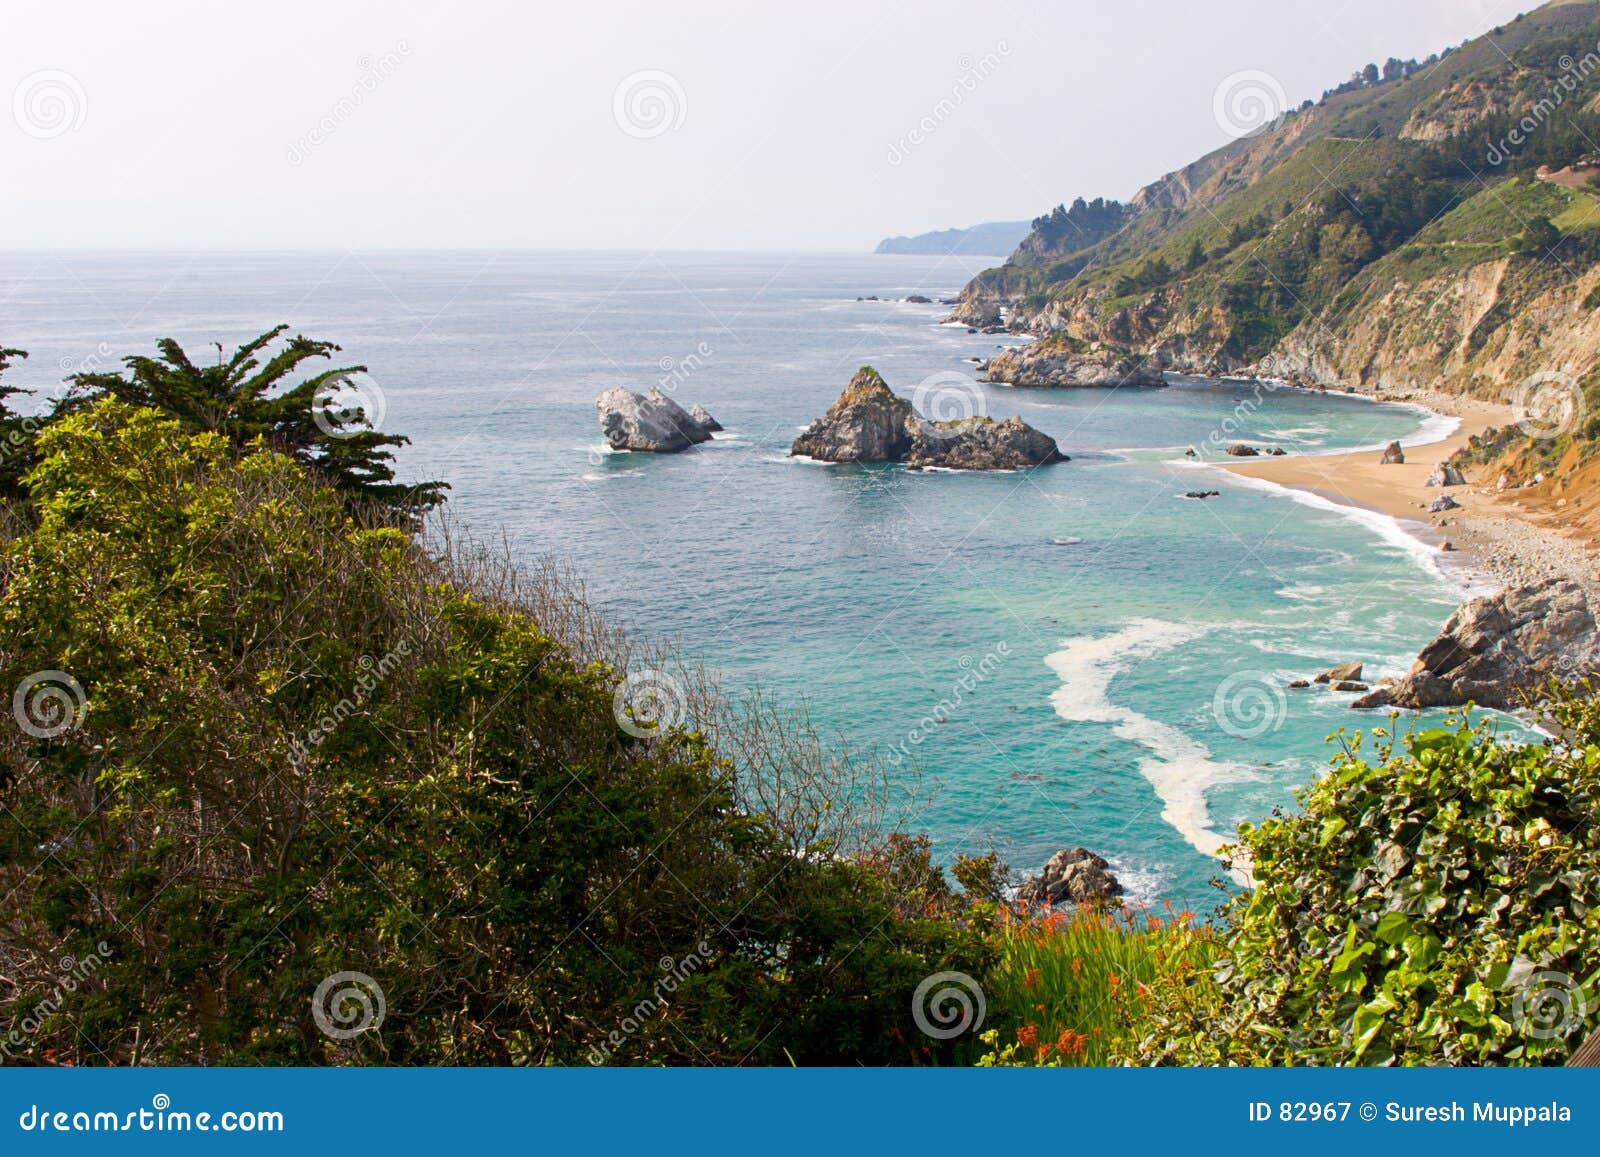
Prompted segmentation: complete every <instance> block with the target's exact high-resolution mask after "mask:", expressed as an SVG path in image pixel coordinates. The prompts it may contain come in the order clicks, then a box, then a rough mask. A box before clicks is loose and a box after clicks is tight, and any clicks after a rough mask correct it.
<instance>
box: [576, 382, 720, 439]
mask: <svg viewBox="0 0 1600 1157" xmlns="http://www.w3.org/2000/svg"><path fill="white" fill-rule="evenodd" d="M594 404H595V408H596V409H598V410H599V411H600V430H601V432H602V433H603V434H605V436H606V444H607V445H608V446H610V447H611V448H612V449H613V450H636V451H641V452H644V453H649V454H676V453H678V452H679V451H682V450H687V449H688V448H689V447H690V446H695V445H699V444H700V443H701V442H709V441H711V434H712V432H713V431H715V430H720V429H722V427H721V426H720V425H719V424H718V423H717V420H716V419H715V418H713V417H712V416H711V415H710V414H708V413H706V410H705V407H704V406H696V407H695V408H694V411H693V412H692V413H691V412H690V411H688V410H685V409H684V408H683V407H682V406H680V405H678V403H677V402H674V401H673V400H672V399H671V398H669V397H667V396H666V395H665V394H663V393H662V392H661V391H660V390H657V389H652V390H651V391H650V392H649V393H648V394H636V393H634V392H633V391H632V390H625V389H623V388H622V387H621V386H614V387H612V388H611V389H609V390H606V391H605V392H604V393H602V394H601V395H600V396H599V397H598V398H596V399H595V400H594Z"/></svg>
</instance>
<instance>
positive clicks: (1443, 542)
mask: <svg viewBox="0 0 1600 1157" xmlns="http://www.w3.org/2000/svg"><path fill="white" fill-rule="evenodd" d="M1384 400H1386V401H1397V402H1398V401H1403V402H1408V403H1411V404H1415V405H1420V406H1424V407H1426V408H1427V409H1429V410H1432V411H1433V412H1434V413H1437V414H1444V415H1448V416H1451V417H1454V418H1457V419H1459V422H1460V424H1459V425H1458V426H1457V427H1456V429H1455V430H1454V431H1453V432H1451V433H1450V434H1449V435H1448V436H1447V437H1445V438H1443V439H1441V440H1439V441H1436V442H1429V443H1426V444H1423V445H1416V446H1407V447H1406V448H1405V462H1403V463H1390V464H1387V465H1385V464H1383V462H1382V458H1383V454H1382V452H1381V451H1378V450H1361V451H1356V452H1351V453H1344V454H1321V455H1318V454H1300V455H1291V456H1288V457H1282V458H1278V457H1261V458H1248V459H1244V460H1242V461H1238V462H1227V463H1220V464H1219V465H1221V467H1222V469H1224V470H1227V471H1229V472H1230V473H1233V474H1238V475H1242V476H1245V477H1249V478H1257V479H1260V480H1262V481H1266V482H1272V483H1276V484H1277V485H1280V486H1286V487H1289V488H1291V489H1295V490H1303V491H1307V492H1309V493H1313V494H1317V495H1320V496H1321V497H1323V498H1325V499H1327V500H1329V501H1332V502H1338V503H1342V504H1344V505H1347V506H1357V507H1363V508H1365V509H1368V510H1375V511H1379V512H1381V513H1383V514H1387V515H1390V516H1391V517H1393V518H1396V519H1398V520H1400V524H1401V525H1402V526H1403V527H1404V528H1405V529H1406V530H1407V531H1408V532H1410V533H1412V534H1413V535H1415V536H1416V537H1418V538H1419V539H1421V540H1422V541H1423V542H1426V543H1427V544H1428V545H1430V546H1433V547H1435V548H1436V549H1439V550H1440V551H1441V552H1443V557H1441V559H1440V562H1441V564H1442V566H1443V568H1444V569H1446V570H1447V571H1448V572H1450V573H1452V574H1454V575H1458V576H1459V577H1461V578H1462V579H1463V580H1466V581H1468V582H1471V583H1473V585H1484V584H1485V583H1487V584H1491V585H1494V586H1507V585H1513V584H1516V583H1520V582H1527V581H1530V580H1533V579H1536V578H1540V577H1544V576H1550V575H1562V576H1566V577H1569V578H1572V579H1574V580H1575V581H1578V582H1580V583H1582V584H1583V585H1584V586H1585V587H1586V588H1588V589H1589V591H1590V592H1591V595H1595V594H1600V581H1597V567H1596V561H1595V558H1594V553H1593V552H1594V548H1593V546H1592V544H1591V543H1590V542H1589V541H1588V540H1587V539H1585V538H1584V537H1582V536H1580V535H1578V534H1575V533H1572V532H1570V531H1569V530H1567V529H1564V528H1563V527H1562V526H1561V525H1560V522H1559V520H1557V519H1555V518H1553V517H1552V512H1551V511H1550V510H1546V509H1540V508H1539V507H1542V506H1543V505H1544V504H1542V503H1540V504H1531V503H1527V502H1525V501H1524V500H1523V495H1522V494H1521V492H1519V491H1517V490H1508V491H1504V492H1497V491H1496V490H1495V488H1494V483H1495V479H1492V478H1488V479H1486V478H1483V477H1481V476H1479V475H1481V473H1482V471H1481V470H1478V471H1474V470H1468V471H1466V472H1465V473H1466V478H1467V485H1465V486H1451V487H1447V488H1440V487H1430V486H1428V485H1426V482H1427V478H1428V476H1429V475H1430V474H1432V473H1433V471H1434V470H1435V469H1436V468H1437V467H1438V466H1440V465H1441V464H1442V463H1444V462H1445V460H1446V459H1448V458H1449V457H1450V456H1451V455H1452V454H1454V453H1455V452H1456V451H1457V450H1459V449H1461V448H1463V447H1465V446H1466V445H1467V440H1468V439H1469V438H1470V437H1472V436H1473V435H1474V434H1481V433H1482V432H1483V431H1484V430H1486V429H1488V428H1489V427H1491V426H1504V425H1509V424H1512V423H1514V422H1515V421H1516V418H1515V416H1514V415H1513V413H1512V410H1511V407H1510V406H1507V405H1504V404H1502V403H1497V402H1485V401H1479V400H1477V399H1474V398H1461V397H1456V396H1454V395H1448V394H1425V393H1413V394H1410V395H1406V396H1404V397H1392V398H1386V399H1384ZM1442 494H1448V495H1450V497H1451V498H1453V499H1455V501H1456V502H1458V503H1459V504H1460V508H1459V509H1456V510H1451V511H1448V512H1446V513H1442V514H1429V513H1428V506H1429V505H1430V504H1431V503H1432V502H1433V501H1434V500H1435V499H1437V498H1438V497H1439V496H1440V495H1442Z"/></svg>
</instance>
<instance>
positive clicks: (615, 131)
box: [0, 0, 1537, 250]
mask: <svg viewBox="0 0 1600 1157" xmlns="http://www.w3.org/2000/svg"><path fill="white" fill-rule="evenodd" d="M1536 6H1537V5H1536V4H1535V3H1533V2H1532V0H1223V2H1218V3H1199V2H1196V0H1092V2H1089V0H1085V2H1078V0H1073V2H1069V3H1046V2H1037V3H1030V2H1027V0H979V2H977V3H972V2H966V3H961V4H955V3H943V2H940V3H928V2H918V3H910V2H906V3H893V2H888V0H883V2H880V0H848V2H835V0H824V2H822V3H818V2H816V0H808V2H807V3H803V4H783V5H777V4H770V3H749V2H745V3H716V4H713V3H692V2H663V0H655V2H652V3H607V2H604V0H582V2H579V3H572V2H571V0H564V2H562V3H559V4H555V3H490V2H480V0H454V2H452V3H448V4H441V3H437V2H434V3H420V2H412V0H399V2H396V0H385V2H383V3H346V2H333V0H320V2H316V3H301V2H297V0H274V2H273V3H272V4H269V5H247V4H238V3H214V4H213V3H174V2H169V0H146V2H141V3H136V4H134V3H127V2H126V0H111V2H104V3H73V2H71V0H58V2H56V3H51V4H43V3H29V4H23V3H20V2H19V3H14V4H8V5H7V11H6V18H5V35H4V37H3V39H0V88H3V91H4V92H5V93H6V94H8V95H10V96H11V109H10V112H11V115H10V116H0V140H3V142H4V156H5V172H6V175H5V179H4V181H3V182H0V210H3V211H0V246H7V247H15V246H30V247H31V246H66V245H76V246H98V245H105V244H115V245H127V246H163V247H168V246H171V247H185V246H192V247H240V246H246V247H289V246H316V247H323V246H336V247H344V246H426V247H438V246H499V245H512V246H538V247H563V248H567V247H583V248H591V247H605V248H647V249H648V248H661V249H707V248H728V249H795V248H800V249H835V250H859V249H863V248H868V247H870V246H871V245H872V244H873V243H874V242H876V241H877V240H878V239H879V238H880V237H883V236H885V235H889V234H894V233H912V232H919V231H922V230H925V229H933V228H940V227H945V226H950V225H966V224H971V223H973V222H977V221H986V220H1006V219H1020V218H1026V217H1031V216H1033V215H1035V214H1037V213H1039V212H1040V211H1042V210H1044V209H1047V208H1049V207H1050V206H1051V205H1053V204H1055V203H1056V202H1057V201H1061V200H1070V199H1071V198H1072V197H1073V196H1076V195H1078V194H1083V195H1086V196H1090V197H1092V196H1095V195H1097V194H1105V195H1110V196H1117V197H1126V196H1128V195H1129V194H1131V193H1132V192H1133V191H1134V190H1135V189H1137V188H1138V187H1139V186H1141V185H1143V184H1145V183H1147V182H1149V181H1151V180H1153V179H1155V178H1156V177H1158V176H1160V175H1161V174H1162V173H1163V172H1165V171H1167V170H1169V169H1172V168H1174V167H1176V166H1178V165H1181V164H1184V163H1186V162H1188V161H1190V160H1192V159H1194V158H1195V157H1197V156H1199V155H1200V154H1202V153H1204V152H1206V151H1207V150H1209V149H1211V148H1214V147H1216V146H1217V145H1220V144H1222V143H1224V142H1225V141H1226V140H1227V139H1228V136H1227V131H1226V126H1225V124H1224V123H1222V121H1223V120H1225V118H1224V117H1222V116H1219V113H1218V111H1217V109H1216V108H1215V107H1214V102H1215V95H1216V92H1217V89H1218V86H1219V84H1221V83H1222V82H1223V81H1224V80H1225V78H1228V77H1230V76H1234V75H1235V74H1239V73H1246V74H1248V75H1247V76H1246V78H1245V83H1246V85H1247V86H1249V87H1253V88H1254V89H1255V90H1257V91H1265V92H1267V93H1269V94H1272V93H1273V92H1274V85H1276V86H1277V87H1278V88H1281V91H1282V93H1283V95H1284V96H1285V97H1286V98H1287V99H1288V100H1289V101H1291V102H1293V103H1298V102H1299V101H1300V100H1302V99H1304V98H1306V97H1315V96H1317V95H1319V94H1320V93H1321V92H1322V90H1323V89H1324V88H1327V87H1330V86H1332V85H1333V84H1336V83H1338V82H1340V81H1342V80H1344V79H1345V78H1346V77H1347V76H1348V75H1349V74H1350V72H1351V71H1352V70H1353V69H1356V68H1358V67H1360V66H1361V65H1362V64H1364V63H1366V62H1367V61H1369V60H1376V61H1378V62H1380V63H1381V62H1382V61H1383V60H1384V59H1385V58H1386V57H1388V56H1390V55H1395V56H1400V57H1411V56H1415V57H1418V58H1421V57H1424V56H1426V55H1427V54H1428V53H1430V52H1433V51H1435V50H1437V49H1439V48H1442V47H1444V46H1446V45H1449V44H1457V43H1460V41H1461V40H1463V39H1464V38H1466V37H1468V36H1475V35H1478V34H1479V33H1481V32H1483V31H1485V30H1487V29H1488V28H1490V27H1493V26H1494V25H1496V24H1498V23H1502V22H1504V21H1507V20H1510V19H1511V18H1512V17H1514V16H1515V15H1516V14H1517V13H1518V12H1519V11H1523V10H1527V9H1529V8H1532V7H1536ZM1261 74H1265V79H1263V78H1262V76H1261ZM913 130H915V133H913Z"/></svg>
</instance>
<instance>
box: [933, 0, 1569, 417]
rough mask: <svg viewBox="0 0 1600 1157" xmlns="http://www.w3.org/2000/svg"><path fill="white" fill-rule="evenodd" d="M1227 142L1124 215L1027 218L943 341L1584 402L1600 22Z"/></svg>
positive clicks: (1410, 66)
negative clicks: (1044, 343) (1538, 391)
mask: <svg viewBox="0 0 1600 1157" xmlns="http://www.w3.org/2000/svg"><path fill="white" fill-rule="evenodd" d="M1240 128H1241V130H1242V131H1241V135H1240V139H1238V140H1235V141H1233V142H1232V143H1230V144H1228V145H1226V146H1224V147H1223V148H1221V149H1217V150H1215V151H1214V152H1212V153H1209V154H1207V155H1206V156H1204V157H1202V158H1200V159H1199V160H1197V161H1195V162H1193V163H1192V164H1189V165H1186V166H1184V167H1182V168H1180V169H1177V170H1174V171H1173V172H1171V173H1168V174H1166V175H1165V176H1163V177H1162V178H1160V179H1159V180H1157V181H1155V182H1153V183H1152V184H1150V185H1148V186H1146V187H1145V188H1144V189H1142V190H1140V191H1139V192H1138V193H1137V194H1135V195H1134V196H1133V197H1132V198H1130V199H1129V201H1128V202H1126V203H1119V202H1115V201H1095V202H1089V203H1085V202H1084V201H1082V200H1081V199H1080V200H1079V201H1076V202H1074V204H1073V205H1072V207H1071V208H1070V209H1068V208H1064V207H1058V208H1057V209H1056V210H1055V211H1053V212H1052V213H1050V214H1047V215H1045V216H1043V217H1040V218H1037V219H1036V220H1035V221H1034V231H1033V232H1032V233H1031V234H1030V235H1029V237H1028V238H1027V239H1025V240H1024V241H1023V243H1022V244H1021V245H1019V246H1018V248H1017V250H1016V251H1015V252H1014V253H1013V254H1012V256H1011V258H1010V259H1009V260H1008V261H1007V262H1006V263H1005V264H1004V265H1002V266H999V267H996V268H994V269H990V270H987V271H985V272H983V273H981V274H979V275H978V276H977V277H975V278H973V279H972V281H971V282H969V283H968V285H967V286H966V287H965V288H964V289H963V291H962V293H961V295H960V297H959V298H958V299H957V303H956V305H955V307H954V310H953V312H952V313H951V315H950V318H951V320H953V321H961V322H965V323H967V324H970V325H976V324H980V323H981V324H985V325H987V324H994V323H995V322H996V321H997V320H999V319H1000V318H1002V317H1003V318H1004V319H1005V322H1006V324H1007V325H1008V327H1009V328H1010V329H1011V330H1013V331H1014V332H1022V333H1028V334H1032V335H1033V336H1035V337H1039V338H1044V337H1050V336H1055V335H1062V336H1065V337H1067V338H1071V339H1073V340H1075V341H1080V342H1085V343H1096V342H1099V343H1104V344H1107V345H1110V346H1114V347H1118V348H1119V349H1120V350H1121V351H1123V352H1124V353H1125V354H1126V355H1127V356H1128V357H1129V358H1133V359H1145V360H1148V361H1150V362H1153V363H1155V364H1158V365H1160V366H1161V367H1162V368H1165V369H1168V370H1174V371H1181V372H1189V373H1202V374H1204V373H1260V374H1263V375H1271V376H1279V377H1285V378H1289V379H1291V380H1297V381H1303V382H1306V383H1312V384H1324V385H1339V386H1346V385H1353V386H1355V387H1357V388H1358V389H1362V390H1367V391H1371V392H1386V393H1393V392H1395V391H1397V390H1405V389H1430V388H1432V389H1441V390H1445V391H1447V392H1452V393H1470V394H1472V395H1474V396H1478V397H1482V398H1486V399H1492V400H1511V398H1512V396H1513V394H1514V393H1515V392H1516V390H1517V388H1518V387H1519V386H1520V385H1521V384H1522V383H1523V382H1524V381H1525V380H1526V379H1527V378H1529V377H1530V376H1531V375H1534V374H1550V375H1562V376H1564V377H1565V378H1570V379H1571V380H1572V383H1573V385H1572V386H1571V387H1570V390H1571V392H1573V393H1575V394H1583V393H1586V392H1587V391H1588V390H1589V389H1590V388H1591V387H1592V386H1593V385H1595V382H1594V380H1592V379H1594V378H1595V377H1596V369H1597V365H1600V341H1597V338H1600V320H1597V318H1600V314H1597V307H1600V288H1597V286H1600V188H1597V185H1596V177H1597V175H1600V168H1597V166H1596V161H1597V160H1600V157H1597V156H1596V155H1595V153H1596V150H1595V148H1594V145H1593V141H1594V140H1596V139H1600V137H1597V135H1596V134H1597V133H1600V4H1596V3H1592V2H1588V0H1584V2H1576V3H1563V4H1557V5H1547V6H1546V7H1544V8H1541V9H1538V10H1537V11H1535V12H1532V13H1528V14H1527V15H1525V16H1524V17H1520V18H1518V19H1517V20H1516V21H1514V22H1512V23H1509V24H1506V25H1504V26H1501V27H1499V28H1495V29H1493V30H1491V31H1490V32H1489V33H1487V34H1486V35H1484V36H1481V37H1478V38H1477V39H1474V40H1471V41H1468V42H1466V43H1464V44H1463V45H1461V46H1459V47H1456V48H1453V49H1449V50H1447V51H1445V52H1444V53H1442V54H1439V55H1437V56H1435V57H1431V58H1429V59H1428V60H1426V61H1420V62H1418V61H1398V60H1391V61H1390V62H1389V63H1388V64H1387V65H1386V66H1385V67H1384V68H1383V69H1381V70H1379V69H1371V70H1368V72H1367V74H1365V75H1361V76H1357V77H1356V78H1353V79H1352V80H1351V81H1350V82H1349V83H1347V84H1345V85H1341V86H1339V87H1338V88H1337V89H1334V90H1332V91H1330V92H1329V93H1326V94H1324V97H1323V99H1322V100H1320V101H1317V102H1315V103H1313V102H1309V101H1308V102H1306V103H1305V104H1304V105H1302V106H1300V107H1298V108H1292V109H1284V110H1280V115H1278V116H1276V117H1275V118H1274V119H1271V120H1269V121H1267V122H1265V123H1262V124H1260V125H1251V126H1243V125H1241V126H1240ZM1047 352H1048V351H1047V350H1046V349H1044V348H1043V347H1041V348H1038V349H1036V350H1034V351H1032V352H1031V353H1030V352H1029V351H1026V350H1025V351H1022V352H1019V353H1015V354H1010V355H1007V359H1008V361H1009V362H1012V363H1019V364H1020V363H1026V362H1028V361H1029V360H1031V359H1036V358H1040V357H1042V356H1043V355H1044V354H1045V353H1047Z"/></svg>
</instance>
